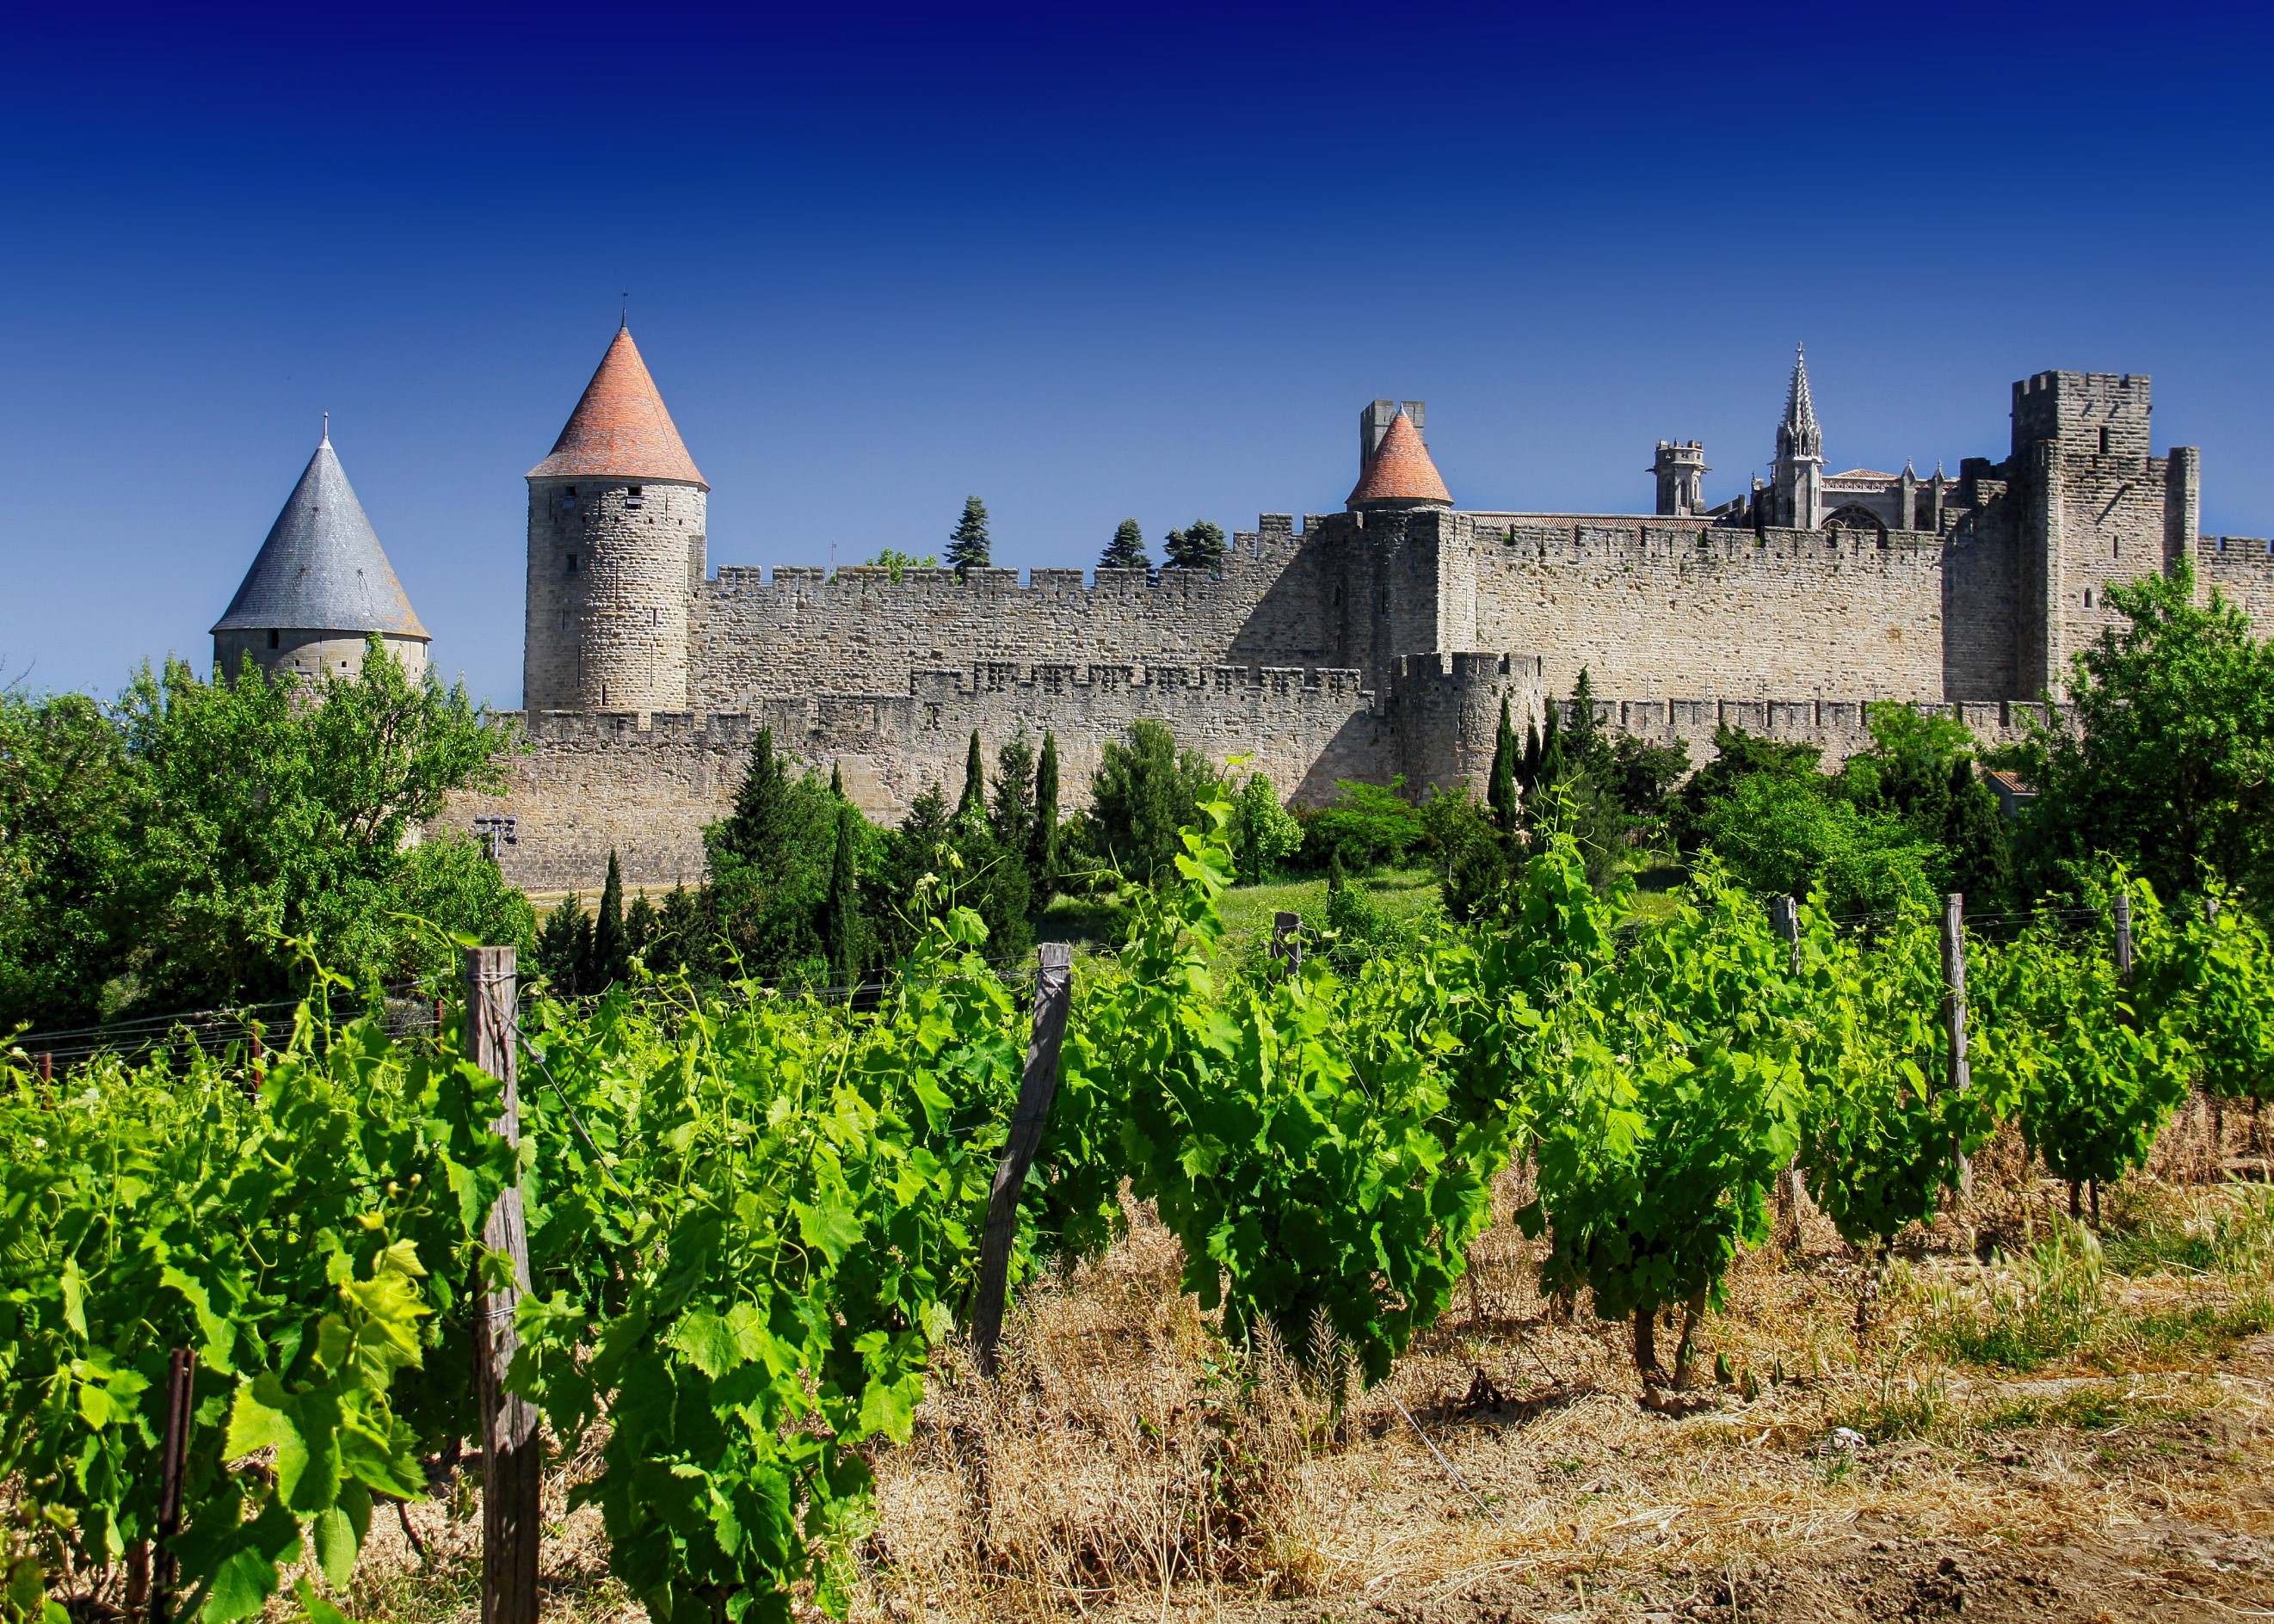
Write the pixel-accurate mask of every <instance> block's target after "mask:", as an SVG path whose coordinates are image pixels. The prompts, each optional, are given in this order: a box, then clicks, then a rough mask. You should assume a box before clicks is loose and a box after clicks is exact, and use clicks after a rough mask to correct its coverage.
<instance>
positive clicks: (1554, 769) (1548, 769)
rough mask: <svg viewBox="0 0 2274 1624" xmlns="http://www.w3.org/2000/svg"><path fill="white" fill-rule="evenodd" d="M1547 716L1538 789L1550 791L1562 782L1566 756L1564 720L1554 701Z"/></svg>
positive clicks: (1548, 703)
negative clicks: (1564, 751)
mask: <svg viewBox="0 0 2274 1624" xmlns="http://www.w3.org/2000/svg"><path fill="white" fill-rule="evenodd" d="M1555 711H1556V706H1555V701H1554V700H1552V699H1551V700H1549V701H1548V702H1547V716H1546V717H1545V718H1542V720H1541V723H1540V776H1539V778H1538V779H1537V781H1536V783H1535V785H1534V787H1535V788H1537V789H1542V790H1545V789H1549V788H1552V787H1553V786H1555V785H1556V784H1558V783H1561V782H1562V778H1563V771H1564V763H1565V761H1566V759H1567V758H1566V756H1565V755H1564V753H1563V726H1562V718H1560V717H1558V716H1557V715H1556V713H1555Z"/></svg>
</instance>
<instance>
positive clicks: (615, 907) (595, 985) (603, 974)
mask: <svg viewBox="0 0 2274 1624" xmlns="http://www.w3.org/2000/svg"><path fill="white" fill-rule="evenodd" d="M630 973H631V946H630V944H629V941H628V940H627V939H626V937H625V936H624V876H623V872H622V870H621V869H620V868H618V867H617V866H616V853H615V848H614V846H611V847H609V848H608V877H607V880H606V883H603V884H602V886H601V887H600V908H599V914H597V915H595V916H594V918H593V921H592V958H591V963H590V965H589V966H587V969H586V973H585V976H584V981H585V982H586V986H587V989H588V990H590V991H592V992H606V990H607V989H609V988H611V987H613V986H614V985H615V984H616V983H617V982H618V981H622V980H623V979H624V978H625V977H626V976H627V975H629V974H630Z"/></svg>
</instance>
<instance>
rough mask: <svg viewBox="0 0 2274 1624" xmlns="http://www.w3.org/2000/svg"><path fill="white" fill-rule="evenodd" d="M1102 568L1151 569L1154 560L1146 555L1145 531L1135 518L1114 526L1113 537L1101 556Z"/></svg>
mask: <svg viewBox="0 0 2274 1624" xmlns="http://www.w3.org/2000/svg"><path fill="white" fill-rule="evenodd" d="M1097 567H1098V568H1100V569H1150V568H1152V567H1153V560H1151V559H1149V558H1148V557H1146V556H1145V531H1144V530H1143V528H1142V527H1141V525H1139V524H1138V523H1137V521H1136V520H1134V519H1124V520H1122V521H1121V523H1119V524H1118V525H1116V526H1115V527H1114V530H1113V539H1112V540H1111V541H1109V542H1107V543H1106V544H1105V552H1104V553H1103V554H1102V555H1101V556H1100V557H1099V559H1098V560H1097Z"/></svg>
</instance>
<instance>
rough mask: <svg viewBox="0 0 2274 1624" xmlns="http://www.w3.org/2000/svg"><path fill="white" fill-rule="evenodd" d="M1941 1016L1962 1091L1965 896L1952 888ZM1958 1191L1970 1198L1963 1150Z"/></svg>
mask: <svg viewBox="0 0 2274 1624" xmlns="http://www.w3.org/2000/svg"><path fill="white" fill-rule="evenodd" d="M1942 981H1943V989H1944V990H1943V995H1942V1019H1943V1030H1944V1033H1945V1034H1946V1037H1947V1039H1948V1041H1949V1044H1950V1091H1951V1092H1952V1093H1953V1094H1964V1093H1965V1092H1966V1089H1967V1086H1968V1085H1969V1083H1971V1082H1972V1081H1973V1080H1974V1072H1973V1068H1972V1066H1971V1065H1970V1064H1969V1063H1968V1060H1967V1058H1966V898H1965V896H1964V894H1963V893H1962V892H1959V891H1952V892H1950V893H1949V894H1948V895H1947V896H1946V897H1944V898H1943V899H1942ZM1958 1193H1959V1194H1960V1196H1961V1197H1962V1198H1965V1199H1972V1197H1973V1194H1974V1163H1973V1162H1972V1161H1971V1160H1970V1159H1969V1158H1968V1157H1967V1156H1966V1155H1965V1154H1963V1153H1961V1154H1960V1156H1959V1158H1958Z"/></svg>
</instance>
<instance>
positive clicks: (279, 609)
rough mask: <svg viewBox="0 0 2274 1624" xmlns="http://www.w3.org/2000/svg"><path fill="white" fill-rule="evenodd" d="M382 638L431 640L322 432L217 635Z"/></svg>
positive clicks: (231, 600) (261, 545)
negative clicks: (361, 634) (288, 633)
mask: <svg viewBox="0 0 2274 1624" xmlns="http://www.w3.org/2000/svg"><path fill="white" fill-rule="evenodd" d="M291 628H297V629H298V630H301V631H335V632H385V633H386V634H388V635H389V636H393V637H416V638H418V639H419V640H420V641H421V642H425V641H431V640H430V639H428V637H427V635H426V628H425V627H423V626H421V625H420V624H419V623H418V615H417V614H416V613H414V612H413V611H412V609H411V607H410V598H408V597H406V596H404V594H403V583H401V582H400V581H397V580H396V579H395V567H394V566H393V565H392V564H389V563H388V561H387V553H386V550H385V549H384V548H382V547H381V546H380V545H379V536H378V533H377V532H376V531H374V530H373V529H372V528H371V521H370V519H368V518H367V517H365V515H364V511H363V504H362V503H361V502H359V501H358V500H356V493H355V487H354V486H352V485H350V484H349V483H348V476H347V470H345V469H343V468H342V467H341V466H340V459H339V454H338V453H337V452H335V451H334V450H333V449H332V437H331V436H330V435H329V434H328V433H327V434H326V435H325V436H324V440H323V443H322V444H321V445H320V446H318V447H316V455H313V456H312V457H310V458H309V459H308V466H307V469H306V470H305V471H304V472H303V473H302V474H301V476H300V483H299V484H297V485H294V486H293V487H292V494H291V496H290V497H289V498H288V499H287V500H286V501H285V503H284V511H283V512H282V513H280V514H278V515H276V523H274V524H272V525H270V526H269V527H268V539H267V540H266V541H264V542H262V543H261V544H260V552H259V553H256V554H255V555H254V557H253V560H252V568H251V569H248V570H246V571H245V581H244V583H243V584H242V585H240V586H239V587H238V588H237V596H236V597H235V598H230V600H229V610H228V613H224V614H223V615H222V617H221V619H220V620H218V621H216V622H215V624H214V630H215V631H216V632H243V631H269V630H284V629H291Z"/></svg>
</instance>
